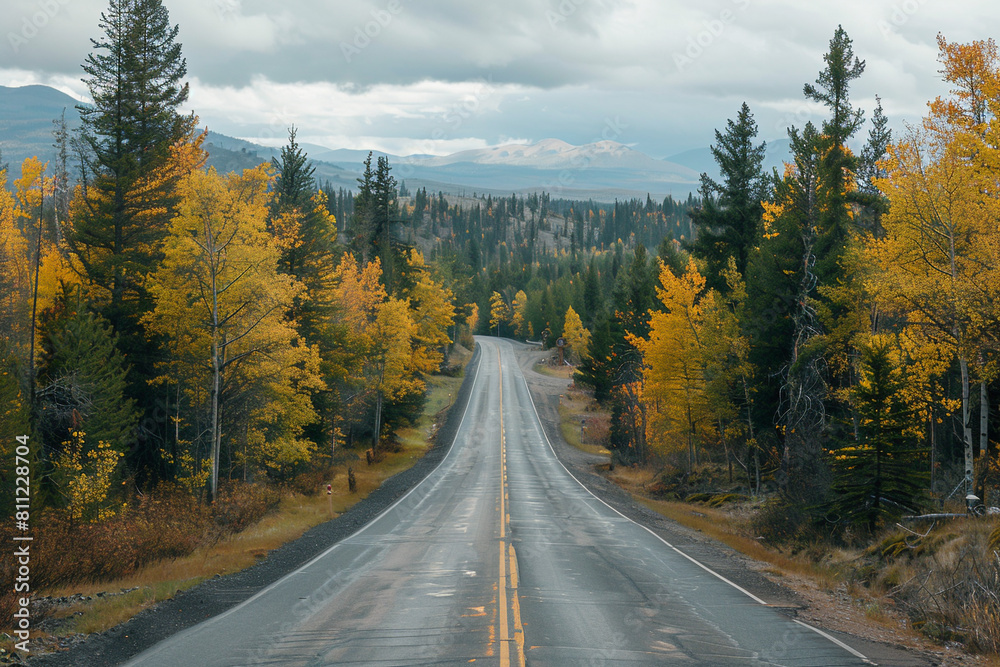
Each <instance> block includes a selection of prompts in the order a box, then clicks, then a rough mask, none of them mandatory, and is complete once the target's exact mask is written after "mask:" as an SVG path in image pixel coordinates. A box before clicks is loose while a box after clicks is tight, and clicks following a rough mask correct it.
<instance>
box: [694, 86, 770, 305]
mask: <svg viewBox="0 0 1000 667" xmlns="http://www.w3.org/2000/svg"><path fill="white" fill-rule="evenodd" d="M756 136H757V123H756V122H754V119H753V115H752V114H751V113H750V107H748V106H747V104H746V103H745V102H744V103H743V106H741V107H740V111H739V114H738V115H737V117H736V120H735V121H733V120H729V121H727V123H726V132H725V134H723V133H721V132H719V131H718V130H716V132H715V142H716V143H715V145H714V146H712V156H713V157H714V158H715V161H716V163H718V165H719V170H720V172H721V173H722V183H721V184H720V183H717V182H715V181H714V180H713V179H712V178H710V177H709V176H708V174H702V175H701V198H702V206H701V208H700V209H695V210H694V211H692V213H691V221H692V222H693V223H694V224H695V225H696V226H697V228H698V234H697V237H696V240H695V241H694V242H693V243H692V244H691V252H692V254H694V255H695V256H696V257H699V258H702V259H704V260H705V261H706V262H707V269H706V271H705V277H706V279H707V280H708V286H709V287H710V288H712V289H716V290H719V291H722V292H724V291H726V283H725V279H724V278H723V277H722V274H723V271H724V269H725V268H726V265H727V263H728V258H729V257H733V258H735V259H736V268H737V270H739V272H740V274H741V275H744V274H746V267H747V261H748V256H749V253H750V249H751V248H752V247H753V245H754V243H755V242H756V240H757V237H758V228H759V227H760V219H761V215H762V213H763V209H762V208H761V204H760V203H761V201H762V200H763V199H765V197H766V195H767V189H768V185H769V183H768V179H767V178H766V177H765V175H764V172H763V168H762V165H763V163H764V156H765V155H766V152H767V145H766V144H765V143H763V142H762V143H760V144H759V145H755V144H754V139H755V138H756Z"/></svg>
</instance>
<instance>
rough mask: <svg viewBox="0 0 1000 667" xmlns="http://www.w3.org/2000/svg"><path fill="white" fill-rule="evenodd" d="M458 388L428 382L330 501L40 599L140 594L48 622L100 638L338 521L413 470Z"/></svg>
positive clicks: (293, 498) (335, 479) (98, 602)
mask: <svg viewBox="0 0 1000 667" xmlns="http://www.w3.org/2000/svg"><path fill="white" fill-rule="evenodd" d="M470 356H471V354H469V353H466V354H465V355H464V358H462V359H461V363H462V364H463V365H464V364H465V363H466V362H467V361H468V359H469V357H470ZM461 384H462V378H461V377H443V376H435V377H433V378H431V379H430V382H429V384H428V389H429V395H428V400H427V403H426V405H425V409H424V413H423V415H422V416H421V417H420V418H419V420H418V422H417V424H416V425H414V426H413V427H411V428H408V429H405V430H403V431H401V432H400V433H399V434H398V436H399V442H400V445H401V447H400V448H399V451H397V452H390V453H387V454H386V455H385V458H384V459H382V460H381V461H380V462H379V463H376V464H374V465H372V466H369V465H367V464H366V463H365V461H364V459H363V458H362V457H361V456H359V455H356V459H357V460H355V461H352V462H350V463H342V464H340V465H338V466H335V467H334V468H333V469H332V476H331V477H330V478H329V479H328V480H327V481H325V482H324V485H325V484H326V483H331V484H332V487H333V493H332V494H331V495H327V494H325V493H322V492H320V493H317V494H314V495H302V494H299V493H287V494H286V495H285V496H284V497H283V498H282V500H281V502H280V504H279V506H278V508H277V509H276V510H275V511H273V512H272V513H270V514H268V515H267V516H265V517H264V518H263V519H261V520H260V521H258V522H257V523H255V524H254V525H252V526H250V527H249V528H247V529H246V530H243V531H242V532H240V533H237V534H235V535H231V536H229V537H226V538H224V539H221V540H219V541H218V542H216V543H214V544H212V545H211V546H206V547H200V548H198V549H196V550H195V551H194V552H193V553H191V554H190V555H188V556H184V557H181V558H175V559H169V560H161V561H158V562H155V563H152V564H150V565H148V566H146V567H145V568H143V569H141V570H139V571H138V572H136V573H135V574H134V575H132V576H128V577H124V578H119V579H115V580H112V581H104V582H99V583H88V584H79V585H64V586H59V587H57V588H53V589H50V590H45V591H42V594H44V595H49V596H52V597H62V596H68V595H72V594H75V593H80V594H83V595H89V596H96V594H97V593H98V592H102V591H112V592H113V591H122V590H128V589H131V588H137V589H138V590H135V591H131V592H129V593H125V594H122V595H115V596H108V597H104V598H100V599H98V598H96V597H95V599H94V600H92V601H89V602H86V603H80V604H76V605H73V606H70V607H65V608H62V609H60V610H59V611H57V612H55V613H53V614H52V617H53V618H70V620H69V621H67V622H66V623H65V624H64V625H63V626H61V627H60V629H59V631H58V634H60V635H63V634H71V633H78V632H79V633H92V632H103V631H104V630H107V629H109V628H112V627H114V626H116V625H118V624H120V623H122V622H124V621H126V620H128V619H129V618H131V617H132V616H134V615H135V614H137V613H139V612H140V611H142V610H143V609H145V608H147V607H150V606H152V605H154V604H156V603H157V602H160V601H163V600H166V599H169V598H171V597H173V596H174V595H175V594H176V593H178V592H180V591H182V590H186V589H188V588H191V587H193V586H195V585H197V584H198V583H200V582H201V581H204V580H205V579H209V578H211V577H214V576H215V575H226V574H231V573H233V572H238V571H240V570H243V569H245V568H247V567H250V566H251V565H253V564H255V563H256V562H257V561H258V560H260V559H262V558H264V557H266V556H267V554H268V553H269V552H270V551H272V550H273V549H276V548H278V547H280V546H281V545H283V544H285V543H286V542H290V541H292V540H295V539H297V538H299V537H301V536H302V534H303V533H305V532H306V531H307V530H309V529H310V528H312V527H313V526H316V525H318V524H320V523H323V522H324V521H327V520H329V519H331V518H334V517H336V516H338V515H339V514H341V513H343V512H344V511H346V510H347V509H348V508H350V507H351V506H352V505H354V504H355V503H357V502H358V501H360V500H361V499H363V498H365V497H366V496H367V495H368V494H369V493H371V492H372V491H373V490H375V489H376V488H378V487H379V485H381V483H382V482H383V481H385V480H386V479H388V478H389V477H391V476H393V475H395V474H396V473H398V472H400V471H402V470H405V469H407V468H409V467H411V466H412V465H413V464H414V463H415V462H416V461H417V459H419V458H420V457H422V456H423V455H424V454H425V453H426V451H427V449H428V447H429V444H430V442H431V440H432V437H433V435H434V432H435V431H436V429H437V425H438V424H437V422H436V421H435V420H436V419H440V417H441V416H443V415H442V414H441V413H442V411H443V410H445V409H447V408H448V407H449V406H450V405H451V404H452V403H453V402H454V399H455V397H456V395H457V393H458V389H459V387H460V386H461ZM348 465H350V466H351V467H352V468H353V470H354V476H355V479H356V481H357V492H356V493H353V494H352V493H350V491H349V490H348V484H347V467H348Z"/></svg>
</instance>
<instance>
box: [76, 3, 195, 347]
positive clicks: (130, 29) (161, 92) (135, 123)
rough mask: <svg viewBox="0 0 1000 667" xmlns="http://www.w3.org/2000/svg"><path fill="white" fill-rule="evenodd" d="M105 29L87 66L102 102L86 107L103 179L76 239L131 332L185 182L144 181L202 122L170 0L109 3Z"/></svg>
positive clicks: (92, 161) (84, 206) (82, 210)
mask: <svg viewBox="0 0 1000 667" xmlns="http://www.w3.org/2000/svg"><path fill="white" fill-rule="evenodd" d="M100 27H101V29H102V30H103V31H104V36H103V37H102V38H101V39H100V40H92V43H93V47H94V51H93V52H92V53H91V54H90V55H89V56H88V57H87V60H86V62H85V63H84V65H83V70H84V72H85V73H86V74H87V78H86V79H85V80H84V81H85V83H86V84H87V89H88V91H89V92H90V95H91V97H92V98H93V100H94V103H93V105H92V106H80V107H78V108H79V110H80V114H81V119H82V120H83V131H84V136H85V138H86V143H87V145H88V146H89V149H90V150H89V155H88V156H87V158H88V160H87V161H88V163H89V164H88V166H89V170H90V172H91V173H92V174H93V175H94V177H93V181H92V182H90V183H85V184H84V185H85V188H86V191H87V193H88V195H89V196H88V197H87V198H86V201H85V202H81V206H80V207H79V208H78V215H77V216H76V220H74V229H73V233H72V234H71V235H70V241H71V243H72V245H73V249H74V251H76V253H77V255H78V257H79V259H80V261H81V262H82V264H83V267H84V270H85V271H86V274H87V278H88V279H89V280H90V281H91V282H92V283H93V284H94V285H95V286H97V287H100V288H102V289H103V290H105V291H106V293H107V294H106V295H105V296H106V300H107V306H106V307H105V308H104V310H105V311H106V314H107V315H108V319H109V320H110V322H111V324H112V326H113V327H114V328H115V330H116V331H118V332H119V333H123V330H128V329H130V328H131V323H128V322H127V320H131V319H135V318H136V312H135V311H136V310H141V309H143V307H144V306H146V305H148V304H146V303H142V304H139V305H138V306H137V305H136V304H134V303H129V302H132V301H135V300H136V299H139V300H140V301H144V299H145V296H146V295H145V294H144V291H143V289H142V282H143V279H144V276H145V275H146V274H147V273H148V272H149V271H150V270H151V269H152V268H153V265H154V264H155V262H156V260H157V258H158V252H159V250H158V244H159V242H160V241H161V240H162V239H163V237H164V236H165V234H166V224H167V222H168V221H169V218H170V214H171V211H170V209H169V207H168V208H164V204H165V203H167V202H169V201H170V200H171V196H170V195H169V192H170V191H171V189H172V187H173V185H174V184H175V182H176V181H175V180H173V181H170V182H164V183H158V184H156V187H154V188H153V191H149V189H148V188H147V187H142V186H143V185H144V183H143V182H144V181H146V180H148V179H149V178H150V177H151V176H152V174H153V173H154V172H155V171H156V170H157V169H158V168H160V167H162V166H163V165H164V164H165V163H166V161H167V160H168V158H169V153H170V148H171V146H173V145H174V144H175V143H176V142H178V141H180V140H182V139H184V138H185V137H186V136H188V135H189V134H190V132H191V130H192V129H193V119H192V118H190V117H185V116H182V115H181V114H180V113H179V112H178V109H179V107H180V106H181V105H182V104H183V103H184V102H186V101H187V97H188V86H187V84H186V83H182V80H183V78H184V76H185V75H186V74H187V65H186V61H185V60H184V58H183V57H182V55H181V45H180V44H179V43H178V42H177V41H176V38H177V32H178V27H177V26H176V25H174V26H171V25H170V22H169V16H168V14H167V10H166V8H165V7H164V6H163V4H162V2H161V0H110V5H109V8H108V11H107V12H106V13H102V14H101V23H100ZM146 185H148V184H146ZM132 333H133V332H131V331H129V332H128V334H126V335H132Z"/></svg>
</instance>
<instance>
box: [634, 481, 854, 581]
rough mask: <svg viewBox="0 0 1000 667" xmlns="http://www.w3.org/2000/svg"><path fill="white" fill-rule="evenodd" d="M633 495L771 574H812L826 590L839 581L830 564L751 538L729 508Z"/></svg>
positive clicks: (648, 505)
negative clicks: (763, 565) (773, 547)
mask: <svg viewBox="0 0 1000 667" xmlns="http://www.w3.org/2000/svg"><path fill="white" fill-rule="evenodd" d="M616 472H617V469H616ZM633 497H634V498H635V499H636V501H638V502H639V503H641V504H643V505H645V506H646V507H648V508H650V509H651V510H653V511H654V512H658V513H659V514H662V515H663V516H665V517H667V518H668V519H673V520H674V521H676V522H677V523H679V524H681V525H682V526H686V527H688V528H692V529H694V530H697V531H699V532H701V533H704V534H705V535H708V536H709V537H711V538H713V539H715V540H718V541H719V542H722V543H723V544H725V545H727V546H729V547H731V548H733V549H735V550H736V551H739V552H740V553H742V554H744V555H746V556H749V557H750V558H753V559H754V560H758V561H760V562H762V563H767V564H768V565H770V566H771V567H770V568H769V569H768V570H766V571H768V572H770V573H771V574H777V575H779V576H785V575H789V574H797V575H801V576H806V577H810V578H812V579H814V580H816V582H817V584H818V585H819V586H820V587H822V588H824V589H831V588H833V586H834V585H835V584H836V582H837V579H836V573H835V572H834V571H832V570H831V569H830V568H829V567H826V566H823V565H820V564H817V563H815V562H814V561H812V560H811V559H810V558H808V557H806V556H805V555H796V556H792V555H789V554H786V553H783V552H781V551H778V550H775V549H772V548H770V547H769V546H767V545H766V544H763V543H762V542H761V541H760V540H758V539H755V538H754V537H751V536H750V535H748V534H747V533H746V530H745V527H744V525H743V522H742V521H740V520H739V519H734V517H733V516H732V514H731V513H730V512H729V511H726V510H719V509H713V508H710V507H704V506H702V505H692V504H691V503H682V502H674V501H662V500H653V499H651V498H647V497H644V496H641V495H635V494H633Z"/></svg>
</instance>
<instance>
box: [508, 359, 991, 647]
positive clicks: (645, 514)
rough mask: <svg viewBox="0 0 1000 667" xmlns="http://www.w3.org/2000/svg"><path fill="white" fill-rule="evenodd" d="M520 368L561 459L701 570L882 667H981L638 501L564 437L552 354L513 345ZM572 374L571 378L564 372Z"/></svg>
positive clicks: (562, 387)
mask: <svg viewBox="0 0 1000 667" xmlns="http://www.w3.org/2000/svg"><path fill="white" fill-rule="evenodd" d="M514 349H515V352H516V353H517V357H518V364H519V365H520V367H521V370H522V372H523V373H524V377H525V380H526V381H527V383H528V388H529V389H530V390H531V393H532V397H533V400H534V402H535V406H536V408H537V410H538V416H539V418H540V419H541V421H542V425H543V426H544V427H545V431H546V434H547V435H548V438H549V440H550V442H551V443H552V447H553V449H554V450H555V453H556V455H557V456H558V457H559V460H560V461H562V463H563V465H564V466H566V468H567V469H569V471H570V472H571V473H572V474H573V476H575V477H576V478H577V479H578V480H579V481H580V482H581V483H582V484H583V485H584V486H586V487H587V488H588V489H589V490H590V491H591V492H592V493H593V494H594V495H596V496H597V497H598V498H600V499H601V500H603V501H604V502H606V503H607V504H608V505H610V506H612V507H613V508H614V509H616V510H618V511H619V512H621V513H622V514H624V515H625V516H627V517H629V518H630V519H632V520H633V521H636V522H638V523H640V524H642V525H644V526H646V527H648V528H650V529H651V530H653V531H654V532H655V533H656V534H657V535H659V536H660V537H662V538H663V539H664V540H666V541H667V542H669V543H670V544H672V545H673V546H675V547H677V548H678V549H680V550H681V551H683V552H684V553H686V554H687V555H689V556H691V557H692V558H695V559H696V560H698V561H699V562H700V563H702V564H703V565H705V566H707V567H709V568H711V569H712V570H714V571H715V572H717V573H718V574H720V575H722V576H724V577H725V578H727V579H729V580H730V581H732V582H733V583H735V584H737V585H738V586H740V587H742V588H744V589H745V590H747V591H749V592H751V593H753V594H754V595H756V596H758V597H760V598H761V599H763V600H765V601H767V602H768V603H769V604H771V605H772V606H774V607H776V608H779V609H780V610H781V612H782V613H785V614H787V615H789V616H792V617H795V618H797V619H799V620H802V621H804V622H806V623H809V624H810V625H812V626H814V627H817V628H820V629H821V630H823V631H824V632H826V633H827V634H830V635H831V636H833V637H835V638H837V639H839V640H840V641H843V642H844V643H845V644H847V645H848V646H851V647H852V648H854V649H855V650H857V651H860V652H861V653H863V654H864V655H865V656H866V657H868V659H869V660H871V661H872V662H874V663H876V664H878V665H887V666H888V665H892V666H898V667H918V666H921V667H922V666H929V665H983V664H990V663H988V662H985V661H984V659H983V658H982V657H979V656H970V655H968V654H966V653H964V652H962V651H961V649H960V648H959V647H957V646H950V645H949V646H945V647H941V646H937V645H935V644H932V643H931V642H930V641H929V640H927V639H926V638H925V637H923V636H922V635H920V634H919V633H917V632H915V631H913V630H911V629H909V627H908V625H907V620H906V618H905V616H903V615H902V614H900V613H898V612H896V611H895V610H893V609H892V608H891V606H890V605H888V604H885V605H873V604H872V603H870V602H869V603H864V602H860V601H859V600H858V599H856V598H855V597H853V596H851V595H850V594H849V592H848V590H847V587H846V586H844V585H840V586H834V587H832V589H830V587H829V586H824V582H817V581H815V580H813V579H810V578H808V577H806V576H804V575H801V574H795V573H785V572H782V571H780V570H778V569H777V568H776V567H775V566H773V565H771V564H769V563H764V562H761V561H758V560H754V559H752V558H749V557H747V556H745V555H743V554H741V553H739V552H738V551H736V550H734V549H732V548H730V547H728V546H726V545H725V544H722V543H720V542H718V541H716V540H714V539H712V538H709V537H708V536H706V535H705V534H703V533H702V532H700V531H698V530H694V529H691V528H687V527H685V526H683V525H681V524H679V523H677V522H676V521H672V520H670V519H668V518H666V517H664V516H663V515H661V514H659V513H657V512H655V511H653V510H652V509H650V508H648V507H646V506H644V505H643V504H640V503H638V502H636V500H635V499H633V497H632V496H631V495H630V494H629V493H628V492H627V491H626V490H625V489H623V488H622V487H621V486H619V485H618V484H616V483H614V482H613V481H611V479H609V475H608V473H607V468H608V466H607V464H608V462H609V459H608V457H607V456H599V455H595V454H591V453H587V452H584V451H581V450H580V449H577V448H575V447H572V446H570V445H569V444H567V443H566V441H565V439H564V438H563V437H562V434H561V430H560V422H561V416H560V413H559V404H560V398H561V397H563V396H565V395H566V393H567V389H568V388H569V387H570V385H571V383H572V381H571V380H570V379H569V378H568V377H567V378H563V377H559V376H557V375H556V374H555V373H546V374H542V373H538V372H537V371H536V370H535V367H536V365H537V364H539V363H540V362H545V361H547V360H548V358H549V356H550V353H548V352H543V351H540V350H539V349H538V348H537V347H532V346H528V345H521V344H518V343H515V344H514ZM559 375H568V374H565V373H563V374H559Z"/></svg>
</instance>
